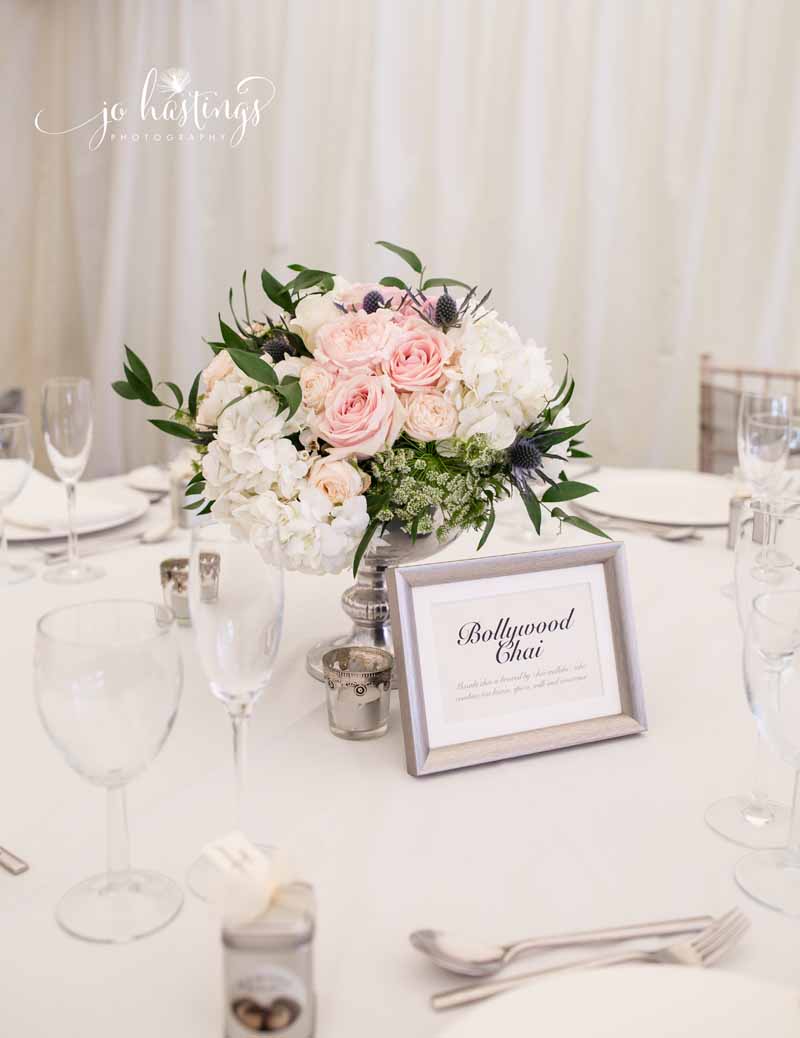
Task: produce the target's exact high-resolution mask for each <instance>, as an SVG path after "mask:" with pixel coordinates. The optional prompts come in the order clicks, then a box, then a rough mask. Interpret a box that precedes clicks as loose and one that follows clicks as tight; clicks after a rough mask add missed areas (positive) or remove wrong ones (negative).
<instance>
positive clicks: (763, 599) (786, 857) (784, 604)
mask: <svg viewBox="0 0 800 1038" xmlns="http://www.w3.org/2000/svg"><path fill="white" fill-rule="evenodd" d="M745 667H746V669H747V674H748V685H749V687H750V689H751V695H752V697H753V706H754V711H755V715H756V719H757V722H758V726H759V729H760V731H761V732H762V733H763V734H764V736H765V737H766V738H767V740H768V741H769V742H770V743H771V744H772V746H773V747H774V749H775V750H776V751H777V752H778V754H779V755H780V756H781V757H782V758H783V760H784V761H785V762H786V763H787V764H789V765H790V766H791V767H792V768H793V769H794V772H795V786H794V801H793V807H792V821H791V825H790V830H789V833H790V835H789V840H788V845H787V846H786V847H782V848H780V849H776V850H761V851H754V852H753V853H751V854H747V855H745V857H743V858H741V859H740V860H739V861H738V862H737V864H736V868H735V870H734V875H735V877H736V882H737V883H738V884H739V886H740V887H741V888H742V890H744V891H745V892H746V893H747V894H749V895H750V896H751V897H753V898H755V899H756V900H757V901H760V902H761V903H762V904H765V905H768V906H769V907H770V908H775V909H777V910H778V911H779V912H785V913H786V914H787V915H795V916H796V915H800V589H796V588H795V589H791V590H788V591H785V590H780V591H769V592H766V593H765V594H763V595H759V596H758V598H756V600H755V602H754V603H753V611H752V615H751V618H750V623H749V625H748V630H747V643H746V649H745Z"/></svg>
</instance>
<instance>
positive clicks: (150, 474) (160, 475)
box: [125, 465, 169, 494]
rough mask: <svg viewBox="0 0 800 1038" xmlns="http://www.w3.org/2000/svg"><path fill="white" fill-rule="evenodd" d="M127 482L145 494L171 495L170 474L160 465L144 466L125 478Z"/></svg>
mask: <svg viewBox="0 0 800 1038" xmlns="http://www.w3.org/2000/svg"><path fill="white" fill-rule="evenodd" d="M125 482H126V483H127V484H128V486H129V487H132V488H133V489H134V490H140V491H141V492H142V493H143V494H167V493H169V474H168V473H167V470H166V469H164V468H162V467H161V466H160V465H142V466H141V468H138V469H133V471H131V472H129V473H128V475H127V476H126V477H125Z"/></svg>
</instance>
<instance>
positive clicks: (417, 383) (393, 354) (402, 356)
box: [381, 321, 453, 392]
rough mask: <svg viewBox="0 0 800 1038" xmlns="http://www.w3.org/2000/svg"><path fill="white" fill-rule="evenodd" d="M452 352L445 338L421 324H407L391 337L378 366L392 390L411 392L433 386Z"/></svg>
mask: <svg viewBox="0 0 800 1038" xmlns="http://www.w3.org/2000/svg"><path fill="white" fill-rule="evenodd" d="M452 352H453V348H452V346H451V344H450V343H449V342H448V340H447V336H446V335H444V334H442V332H440V331H438V330H437V329H436V328H432V327H431V326H430V325H429V324H425V322H424V321H417V322H415V323H413V324H410V323H407V324H406V325H405V326H404V327H403V329H402V330H401V331H400V332H399V334H397V335H395V337H394V339H393V341H392V343H391V345H390V347H389V351H388V352H387V354H386V357H385V358H384V360H383V362H382V364H381V367H382V369H383V372H384V374H386V375H388V376H389V378H390V379H391V382H392V385H393V386H394V388H395V389H397V390H399V391H401V392H413V391H414V390H415V389H427V388H429V387H431V386H435V385H436V384H437V383H438V382H439V380H440V379H441V377H442V373H443V371H444V366H445V364H446V363H447V361H448V360H449V359H450V355H451V354H452Z"/></svg>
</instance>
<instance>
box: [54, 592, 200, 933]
mask: <svg viewBox="0 0 800 1038" xmlns="http://www.w3.org/2000/svg"><path fill="white" fill-rule="evenodd" d="M173 627H174V616H173V614H172V612H171V611H170V610H169V609H167V608H166V607H165V606H162V605H158V604H156V603H152V602H140V601H105V602H87V603H84V604H82V605H73V606H66V607H64V608H61V609H56V610H54V611H53V612H51V613H47V614H46V615H45V616H43V617H42V618H41V620H39V623H38V624H37V627H36V649H35V656H34V674H35V689H36V703H37V706H38V709H39V715H40V717H41V719H42V723H43V724H44V727H45V730H46V731H47V734H48V735H49V736H50V738H51V739H52V741H53V742H54V743H55V745H56V746H57V747H58V749H59V750H60V751H61V752H62V753H63V755H64V757H65V758H66V760H67V763H68V764H70V765H71V767H73V768H74V769H75V771H77V772H78V774H79V775H82V776H83V777H84V778H85V779H87V780H88V781H89V782H91V783H93V784H94V785H97V786H103V787H104V788H105V789H106V791H107V800H108V858H107V869H106V872H105V873H103V874H102V875H99V876H92V877H91V878H90V879H87V880H84V881H83V882H82V883H80V884H78V886H76V887H73V888H72V890H70V891H68V893H67V894H65V895H64V897H63V898H62V899H61V901H60V902H59V904H58V907H57V909H56V919H57V920H58V922H59V923H60V925H61V926H62V927H63V928H64V929H65V930H66V931H67V932H68V933H70V934H72V935H73V936H75V937H81V938H83V939H84V940H87V941H104V942H113V943H123V942H125V941H130V940H133V939H134V938H136V937H143V936H144V935H145V934H149V933H153V932H155V931H156V930H160V929H161V928H162V927H163V926H166V925H167V923H168V922H170V920H171V919H173V918H174V917H175V916H176V915H177V913H178V911H179V910H180V908H181V905H182V904H183V894H182V893H181V890H180V887H179V886H178V885H177V883H175V882H174V881H173V880H171V879H169V878H168V877H166V876H162V875H160V874H159V873H156V872H145V871H142V870H140V869H136V870H132V869H131V867H130V860H129V845H128V821H127V812H126V806H125V787H126V786H127V784H128V783H129V782H130V780H131V779H132V778H134V777H135V776H136V775H138V774H140V773H141V772H142V771H144V769H145V768H146V767H147V765H148V764H149V763H150V762H151V761H152V760H153V759H154V758H155V757H156V755H157V754H158V752H159V751H160V750H161V747H162V746H163V745H164V742H165V741H166V739H167V736H168V735H169V733H170V731H171V729H172V725H173V723H174V721H175V716H176V713H177V710H178V703H179V701H180V695H181V686H182V682H183V672H182V668H181V658H180V653H179V650H178V645H177V641H176V638H175V634H174V631H173Z"/></svg>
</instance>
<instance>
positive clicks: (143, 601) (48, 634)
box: [36, 598, 175, 649]
mask: <svg viewBox="0 0 800 1038" xmlns="http://www.w3.org/2000/svg"><path fill="white" fill-rule="evenodd" d="M114 605H128V606H149V607H150V608H151V609H152V610H153V611H154V612H155V613H156V615H157V614H158V613H159V612H160V613H162V614H163V617H164V623H163V626H161V627H160V628H158V627H157V628H156V629H155V630H154V631H152V632H151V633H150V634H148V635H147V636H146V637H143V638H126V639H125V640H124V641H109V640H108V639H103V640H102V642H101V641H99V640H98V641H96V642H92V641H81V640H76V639H74V638H62V637H60V636H59V635H57V634H54V633H53V632H52V631H48V630H47V623H48V621H49V620H52V619H53V618H54V617H56V616H59V615H60V614H63V613H69V612H76V611H78V610H80V609H88V608H90V607H97V606H114ZM174 626H175V612H174V610H173V609H170V607H169V606H167V605H165V604H164V603H163V602H157V601H155V600H153V599H150V598H93V599H90V600H89V601H88V602H70V603H69V604H67V605H62V606H56V607H55V609H48V611H47V612H46V613H43V614H42V616H40V617H39V619H38V620H37V621H36V634H37V636H39V637H42V638H45V639H46V640H47V641H49V642H55V643H57V644H59V645H72V646H73V647H76V648H83V649H88V648H92V647H93V646H95V645H98V646H99V645H104V646H107V647H109V648H119V647H121V646H123V645H128V646H130V645H145V644H146V643H147V642H150V641H154V640H155V639H156V638H161V637H162V636H163V635H165V634H169V632H170V631H171V630H172V629H173V627H174Z"/></svg>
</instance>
